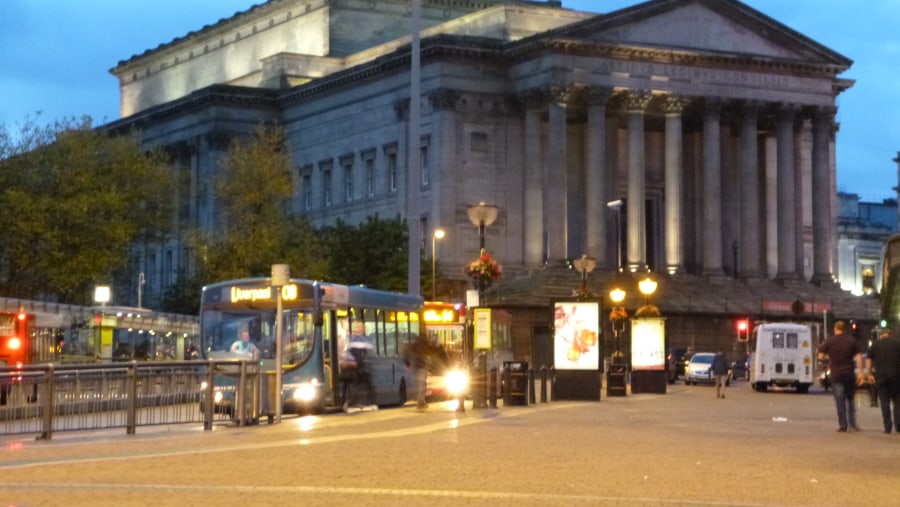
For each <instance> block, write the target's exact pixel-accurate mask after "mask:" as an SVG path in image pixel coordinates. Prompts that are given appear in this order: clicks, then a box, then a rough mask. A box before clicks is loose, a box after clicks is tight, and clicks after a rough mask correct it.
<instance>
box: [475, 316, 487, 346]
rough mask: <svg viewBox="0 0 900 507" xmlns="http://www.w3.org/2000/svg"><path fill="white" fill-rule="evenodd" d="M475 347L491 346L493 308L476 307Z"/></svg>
mask: <svg viewBox="0 0 900 507" xmlns="http://www.w3.org/2000/svg"><path fill="white" fill-rule="evenodd" d="M474 325H475V348H476V349H489V348H491V309H490V308H476V309H475V317H474Z"/></svg>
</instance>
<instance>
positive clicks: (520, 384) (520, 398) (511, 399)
mask: <svg viewBox="0 0 900 507" xmlns="http://www.w3.org/2000/svg"><path fill="white" fill-rule="evenodd" d="M503 379H504V385H503V405H504V406H506V405H526V406H527V405H528V393H529V388H530V386H529V382H528V363H527V362H525V361H504V362H503Z"/></svg>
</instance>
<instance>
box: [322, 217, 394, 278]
mask: <svg viewBox="0 0 900 507" xmlns="http://www.w3.org/2000/svg"><path fill="white" fill-rule="evenodd" d="M322 233H323V235H324V236H325V238H326V242H327V245H328V251H329V252H328V253H329V263H328V275H329V276H330V278H329V281H332V282H336V283H342V284H346V285H365V286H367V287H371V288H373V289H381V290H391V291H397V292H406V289H407V277H408V273H407V255H408V254H407V245H408V244H409V243H408V242H409V231H408V228H407V227H406V223H405V222H403V220H401V219H400V218H399V217H397V218H395V219H393V220H381V219H379V218H378V216H374V217H368V218H367V219H366V221H365V222H364V223H362V224H360V225H359V226H357V227H353V226H349V225H347V224H345V223H344V222H342V221H338V223H337V224H336V225H335V226H333V227H327V228H324V229H323V230H322Z"/></svg>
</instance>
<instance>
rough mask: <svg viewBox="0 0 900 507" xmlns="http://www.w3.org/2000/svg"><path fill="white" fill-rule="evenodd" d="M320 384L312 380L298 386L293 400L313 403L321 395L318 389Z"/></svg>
mask: <svg viewBox="0 0 900 507" xmlns="http://www.w3.org/2000/svg"><path fill="white" fill-rule="evenodd" d="M317 385H318V382H316V381H315V380H312V381H310V382H305V383H303V384H300V385H299V386H297V388H295V389H294V394H293V398H294V399H295V400H298V401H304V402H307V401H313V400H314V399H316V397H317V396H318V394H319V389H318V387H317Z"/></svg>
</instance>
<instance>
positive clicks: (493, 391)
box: [488, 366, 498, 408]
mask: <svg viewBox="0 0 900 507" xmlns="http://www.w3.org/2000/svg"><path fill="white" fill-rule="evenodd" d="M497 384H498V382H497V367H496V366H493V367H491V372H490V374H489V375H488V399H489V400H490V406H491V408H497Z"/></svg>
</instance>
